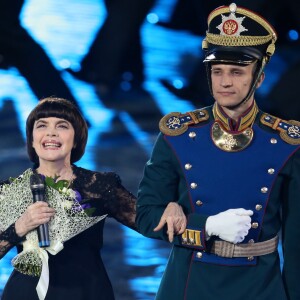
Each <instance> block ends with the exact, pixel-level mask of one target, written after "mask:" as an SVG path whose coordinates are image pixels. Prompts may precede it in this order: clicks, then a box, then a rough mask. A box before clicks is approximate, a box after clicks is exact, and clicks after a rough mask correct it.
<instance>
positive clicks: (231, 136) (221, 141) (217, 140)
mask: <svg viewBox="0 0 300 300" xmlns="http://www.w3.org/2000/svg"><path fill="white" fill-rule="evenodd" d="M211 133H212V134H211V136H212V140H213V142H214V144H215V145H216V146H217V147H218V148H220V149H221V150H223V151H226V152H237V151H242V150H244V149H245V148H246V147H248V146H249V144H250V143H251V141H252V139H253V130H252V128H247V129H245V130H244V131H242V132H239V133H232V132H231V133H229V132H227V131H226V130H225V129H224V128H223V127H222V126H221V124H220V123H219V122H218V121H216V122H214V124H213V125H212V128H211Z"/></svg>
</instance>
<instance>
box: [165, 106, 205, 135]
mask: <svg viewBox="0 0 300 300" xmlns="http://www.w3.org/2000/svg"><path fill="white" fill-rule="evenodd" d="M208 118H209V114H208V112H207V110H205V109H198V110H194V111H190V112H187V113H185V114H181V113H179V112H172V113H169V114H167V115H165V116H164V117H163V118H162V119H161V120H160V122H159V129H160V131H161V132H162V133H163V134H166V135H170V136H176V135H181V134H183V133H184V132H185V131H187V129H188V126H190V125H195V124H198V123H200V122H203V121H206V120H207V119H208Z"/></svg>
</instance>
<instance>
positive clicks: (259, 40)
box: [206, 32, 273, 46]
mask: <svg viewBox="0 0 300 300" xmlns="http://www.w3.org/2000/svg"><path fill="white" fill-rule="evenodd" d="M272 38H273V36H272V34H269V35H265V36H250V35H240V36H226V35H219V34H213V33H208V32H207V34H206V41H207V42H208V43H210V44H214V45H220V46H257V45H263V44H266V43H267V42H269V41H271V40H272Z"/></svg>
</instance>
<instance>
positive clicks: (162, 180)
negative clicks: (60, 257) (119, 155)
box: [137, 105, 300, 300]
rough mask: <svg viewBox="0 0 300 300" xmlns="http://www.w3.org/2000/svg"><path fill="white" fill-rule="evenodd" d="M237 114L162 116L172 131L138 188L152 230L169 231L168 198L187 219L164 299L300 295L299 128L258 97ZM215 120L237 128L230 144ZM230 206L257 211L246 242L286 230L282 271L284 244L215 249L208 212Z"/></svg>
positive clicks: (141, 223) (142, 221) (146, 226)
mask: <svg viewBox="0 0 300 300" xmlns="http://www.w3.org/2000/svg"><path fill="white" fill-rule="evenodd" d="M229 122H230V120H229V119H228V118H226V117H224V115H222V112H221V113H220V111H219V110H218V109H217V107H216V106H215V107H214V112H213V109H212V107H209V108H206V109H203V110H198V111H195V112H191V113H187V114H178V113H175V114H170V115H168V116H166V117H164V118H163V119H162V121H161V124H160V125H161V126H160V127H161V129H162V131H163V133H162V134H160V135H159V137H158V139H157V142H156V145H155V147H154V149H153V153H152V156H151V159H150V160H149V162H148V163H147V165H146V167H145V173H144V177H143V179H142V181H141V184H140V188H139V194H138V198H139V199H138V207H137V224H138V227H139V230H140V231H141V233H143V234H144V235H146V236H149V237H154V238H162V239H167V236H166V232H163V233H154V232H153V228H154V227H155V224H157V222H158V220H159V218H160V216H161V214H162V211H163V209H164V207H165V205H167V204H168V203H169V202H170V201H177V202H178V203H179V204H180V205H181V206H182V207H183V208H184V210H185V212H186V214H187V217H188V225H187V230H186V231H185V233H184V234H183V235H182V236H180V237H178V238H177V239H176V240H175V242H174V247H173V249H172V252H171V255H170V259H169V262H168V265H167V268H166V271H165V273H164V276H163V279H162V282H161V285H160V288H159V291H158V294H157V299H163V300H165V299H175V300H177V299H178V300H181V299H188V300H194V299H205V300H209V299H219V298H220V299H231V300H234V299H236V300H240V299H261V300H264V299H266V300H269V299H278V300H281V299H300V288H299V285H298V282H297V278H298V276H299V270H300V260H299V259H298V253H300V252H299V251H300V243H299V238H300V226H299V224H298V220H299V217H300V199H299V195H300V151H299V144H300V131H299V127H298V126H297V123H295V122H286V121H283V120H280V119H278V118H275V117H273V116H270V115H267V114H264V113H262V112H258V109H257V107H256V105H253V106H252V107H251V108H250V109H249V111H248V112H247V113H246V114H245V115H244V116H243V117H242V118H241V119H240V120H239V123H238V124H234V125H232V124H230V123H229ZM215 126H217V127H218V126H220V127H221V128H225V129H226V130H225V131H227V133H229V135H228V134H227V133H226V132H225V134H227V135H226V138H225V139H223V140H225V142H224V145H223V148H222V147H220V146H219V145H218V141H216V140H215V139H214V128H216V127H215ZM230 126H231V127H230ZM232 126H234V130H232V131H230V129H232ZM247 128H251V129H250V131H251V134H253V137H252V136H251V138H249V139H248V142H246V146H245V147H244V148H243V147H242V148H241V149H238V150H237V151H235V145H236V141H235V137H236V136H238V135H240V134H243V131H244V130H245V129H247ZM245 134H246V135H249V132H247V133H245ZM232 137H233V138H232ZM242 138H243V137H242ZM230 208H245V209H251V210H252V211H253V212H254V214H253V216H252V217H251V219H252V226H251V229H250V230H249V234H248V235H247V236H246V238H245V240H244V241H243V242H242V244H247V243H257V242H262V241H266V240H269V239H271V238H274V237H275V236H276V235H277V234H278V233H279V232H281V230H282V244H283V253H284V268H283V274H282V273H281V269H280V261H279V255H278V252H277V251H274V252H273V253H271V254H266V255H263V256H259V257H256V256H255V257H252V256H249V257H232V258H228V257H221V256H218V255H216V254H213V253H211V251H210V249H211V248H210V247H211V244H212V243H213V241H214V240H215V238H212V239H210V240H209V241H207V240H206V236H205V222H206V219H207V217H208V216H211V215H215V214H217V213H219V212H222V211H225V210H227V209H230Z"/></svg>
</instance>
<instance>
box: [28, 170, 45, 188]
mask: <svg viewBox="0 0 300 300" xmlns="http://www.w3.org/2000/svg"><path fill="white" fill-rule="evenodd" d="M44 186H45V185H44V180H43V178H42V176H41V175H39V174H37V173H33V174H31V175H30V188H31V189H44Z"/></svg>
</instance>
